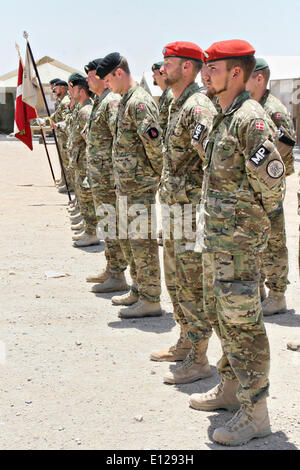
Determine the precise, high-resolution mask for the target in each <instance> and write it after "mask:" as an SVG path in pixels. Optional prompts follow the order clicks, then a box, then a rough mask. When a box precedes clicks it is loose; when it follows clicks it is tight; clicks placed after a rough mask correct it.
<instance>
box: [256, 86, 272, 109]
mask: <svg viewBox="0 0 300 470" xmlns="http://www.w3.org/2000/svg"><path fill="white" fill-rule="evenodd" d="M269 94H270V90H266V91H265V92H264V94H263V97H262V99H261V100H260V102H259V104H260V105H261V106H262V107H263V106H264V104H265V103H266V101H267V99H268V96H269Z"/></svg>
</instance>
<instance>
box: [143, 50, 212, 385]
mask: <svg viewBox="0 0 300 470" xmlns="http://www.w3.org/2000/svg"><path fill="white" fill-rule="evenodd" d="M202 54H203V51H202V50H201V48H200V47H199V46H197V45H196V44H193V43H190V42H180V41H179V42H175V43H171V44H168V45H167V46H166V47H165V49H164V58H165V62H164V65H163V66H162V68H161V71H162V72H163V76H164V77H165V82H166V84H167V85H170V86H171V87H172V92H173V95H174V100H173V101H172V102H171V105H170V115H169V119H168V126H167V129H166V134H165V142H164V147H165V148H164V154H163V173H162V178H161V189H160V198H161V202H162V203H163V227H164V228H165V221H166V220H168V213H171V219H172V220H171V226H170V237H169V236H168V233H166V230H165V233H164V269H165V279H166V284H167V288H168V292H169V294H170V297H171V300H172V303H173V308H174V317H175V320H176V321H177V322H178V323H179V325H180V328H181V334H180V338H179V341H178V342H177V344H176V345H175V346H172V347H171V348H169V349H168V350H166V351H158V352H155V353H152V355H151V359H152V360H157V361H164V360H167V361H178V360H179V361H182V360H183V362H182V363H181V364H179V365H178V366H177V367H176V368H175V369H174V370H173V371H172V372H169V373H168V374H167V375H166V376H165V377H164V381H165V382H167V383H189V382H194V381H195V380H198V379H203V378H206V377H210V376H211V375H212V371H211V368H210V366H209V363H208V360H207V356H206V351H207V346H208V340H209V338H210V336H211V334H212V328H211V325H210V322H209V321H208V319H207V316H206V314H205V312H204V308H203V279H202V277H203V276H202V257H201V254H199V253H195V251H194V246H195V225H196V206H197V204H198V203H199V199H200V195H201V187H202V178H203V171H202V159H203V158H204V148H203V143H204V142H205V141H206V139H207V135H208V132H209V130H210V128H211V125H212V121H213V117H214V115H215V114H216V110H215V108H214V106H213V104H212V103H211V101H210V100H209V98H207V97H206V96H205V95H204V94H203V93H201V91H200V87H199V85H198V84H197V83H195V79H196V76H197V75H198V73H199V71H200V69H201V66H202V63H203V61H202ZM201 157H202V158H201ZM175 207H176V209H177V210H178V208H180V213H179V216H178V218H177V217H176V213H175V214H174V212H173V211H172V209H173V208H175ZM164 210H166V214H165V216H164ZM189 211H190V216H191V227H190V230H188V227H187V226H186V216H187V215H188V214H189ZM182 222H183V224H182V225H183V234H182V237H178V239H176V233H175V226H176V225H177V224H178V223H179V224H181V223H182Z"/></svg>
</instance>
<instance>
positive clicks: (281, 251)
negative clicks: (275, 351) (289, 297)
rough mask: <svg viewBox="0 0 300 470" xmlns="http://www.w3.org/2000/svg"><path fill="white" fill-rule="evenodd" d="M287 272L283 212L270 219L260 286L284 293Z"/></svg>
mask: <svg viewBox="0 0 300 470" xmlns="http://www.w3.org/2000/svg"><path fill="white" fill-rule="evenodd" d="M288 272H289V261H288V249H287V246H286V233H285V220H284V212H283V209H282V213H281V214H279V215H276V216H275V217H273V218H272V219H271V233H270V237H269V240H268V245H267V248H266V249H265V251H264V252H263V253H262V265H261V286H262V285H263V284H264V282H265V281H266V286H267V287H268V288H269V289H271V290H273V291H275V292H281V293H284V292H285V291H286V289H287V285H288V284H289V281H288Z"/></svg>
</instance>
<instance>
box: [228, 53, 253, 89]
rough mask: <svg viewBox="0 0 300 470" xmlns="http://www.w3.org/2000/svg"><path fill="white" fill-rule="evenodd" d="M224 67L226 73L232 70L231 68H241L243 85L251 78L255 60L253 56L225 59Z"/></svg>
mask: <svg viewBox="0 0 300 470" xmlns="http://www.w3.org/2000/svg"><path fill="white" fill-rule="evenodd" d="M226 66H227V70H228V71H229V70H231V69H233V67H241V69H242V70H243V72H244V83H246V82H247V81H248V80H249V78H250V77H251V75H252V72H253V70H254V68H255V66H256V60H255V57H254V55H248V56H245V57H237V58H233V59H226Z"/></svg>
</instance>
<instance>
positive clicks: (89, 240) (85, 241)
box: [73, 234, 100, 248]
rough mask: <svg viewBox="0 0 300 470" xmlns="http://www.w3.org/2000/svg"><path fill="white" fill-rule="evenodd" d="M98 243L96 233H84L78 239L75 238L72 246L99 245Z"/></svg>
mask: <svg viewBox="0 0 300 470" xmlns="http://www.w3.org/2000/svg"><path fill="white" fill-rule="evenodd" d="M99 243H100V242H99V240H98V238H97V237H96V235H88V234H85V235H84V237H82V238H80V239H79V240H75V241H74V243H73V246H75V247H76V248H80V247H85V246H92V245H99Z"/></svg>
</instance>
